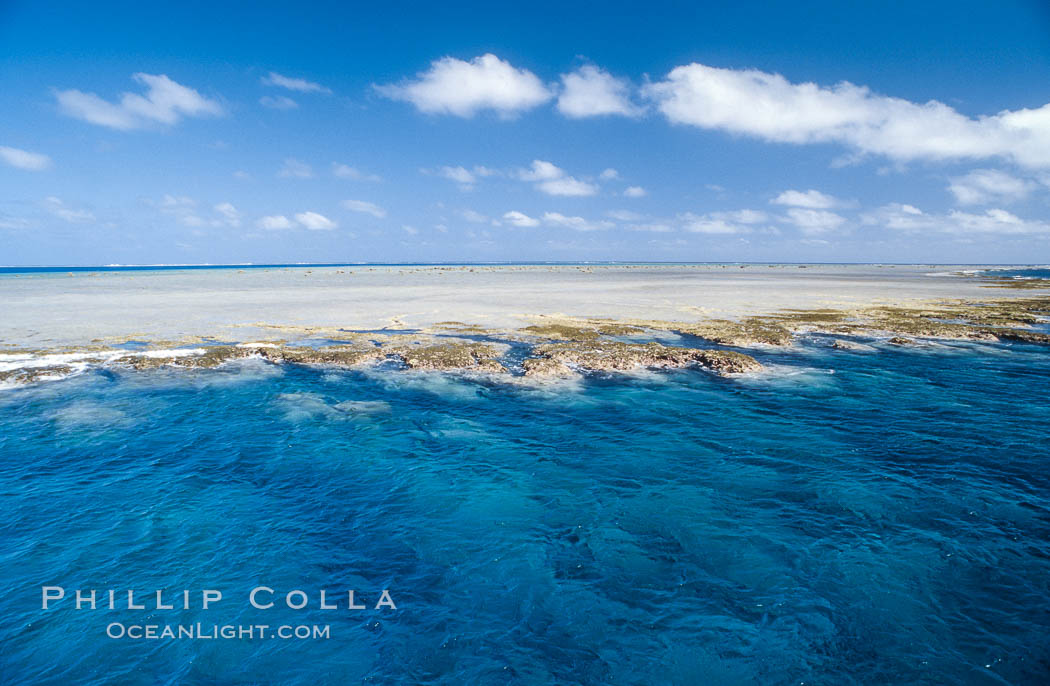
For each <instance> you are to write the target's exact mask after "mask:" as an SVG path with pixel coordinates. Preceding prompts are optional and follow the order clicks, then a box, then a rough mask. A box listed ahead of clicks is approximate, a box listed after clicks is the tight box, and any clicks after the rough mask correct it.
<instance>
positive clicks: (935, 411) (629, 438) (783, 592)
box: [0, 338, 1050, 685]
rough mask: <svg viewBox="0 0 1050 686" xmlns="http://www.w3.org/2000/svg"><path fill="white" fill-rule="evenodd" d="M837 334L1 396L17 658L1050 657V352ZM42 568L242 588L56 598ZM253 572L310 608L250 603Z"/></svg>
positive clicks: (714, 680) (3, 677)
mask: <svg viewBox="0 0 1050 686" xmlns="http://www.w3.org/2000/svg"><path fill="white" fill-rule="evenodd" d="M826 344H827V341H826V340H821V339H819V338H813V339H810V340H808V341H806V342H804V343H803V344H802V345H801V346H799V347H798V348H797V349H795V350H792V351H780V352H768V353H762V354H760V357H761V358H762V360H763V361H764V362H765V363H767V364H769V365H770V366H771V371H770V372H769V373H767V374H764V375H761V376H757V377H754V378H744V379H722V378H718V377H716V376H713V375H711V374H708V373H705V372H702V371H676V372H667V373H663V372H661V373H646V374H639V375H636V376H629V377H625V376H620V377H606V376H600V375H596V376H591V377H588V378H586V379H584V380H583V381H581V382H580V383H578V384H568V385H555V386H550V387H542V388H528V387H523V386H518V385H513V384H507V385H504V384H495V383H491V382H485V381H479V380H469V379H459V378H455V377H452V376H442V375H435V374H417V373H411V372H402V371H397V370H373V371H334V370H325V369H315V368H303V367H294V366H283V367H278V366H272V365H268V364H265V363H262V362H259V361H255V360H249V361H246V362H244V363H238V364H232V365H228V366H226V367H223V368H220V369H217V370H205V371H187V370H172V369H160V370H156V371H151V372H132V371H127V372H114V371H107V370H96V371H89V372H87V373H85V374H82V375H80V376H77V377H74V378H70V379H67V380H64V381H58V382H52V383H46V384H42V385H38V386H35V387H28V388H23V389H17V390H13V391H6V392H4V393H2V394H0V493H2V494H3V503H4V506H3V509H2V513H0V573H2V575H3V588H4V592H3V593H2V594H0V620H2V626H3V627H4V630H3V631H4V635H3V640H2V641H0V681H2V682H3V683H11V684H16V683H18V684H22V683H76V684H103V683H121V684H154V683H165V684H183V683H199V684H205V683H230V684H256V683H258V684H263V683H274V684H278V683H279V684H312V685H317V684H346V683H356V682H359V681H361V680H364V679H367V680H368V682H369V683H376V684H388V683H433V684H466V683H492V684H503V683H527V684H571V683H586V684H597V683H603V684H604V683H608V684H701V683H702V684H742V683H772V684H795V683H801V682H805V683H823V684H871V683H909V684H917V683H929V684H943V683H965V684H1006V683H1010V684H1036V683H1046V680H1047V678H1048V675H1050V642H1048V640H1047V637H1048V636H1050V476H1048V474H1050V471H1048V469H1047V467H1048V458H1050V449H1048V447H1047V441H1046V432H1047V428H1048V427H1050V397H1048V395H1047V392H1046V389H1047V388H1048V385H1047V382H1048V380H1050V351H1048V350H1047V349H1046V348H1039V347H1035V346H1027V345H1020V344H1018V345H979V346H978V345H969V344H956V345H943V346H932V347H924V348H918V349H911V348H908V349H902V348H896V347H893V346H879V350H878V352H852V351H840V350H831V349H830V348H828V347H827V345H826ZM43 585H59V586H63V587H65V588H66V589H69V592H70V593H72V589H77V588H83V589H91V588H95V589H110V588H113V589H120V590H121V592H122V593H125V592H126V591H125V590H124V589H128V588H133V589H142V590H143V591H152V590H153V589H170V590H172V591H176V592H177V591H180V590H181V589H194V590H197V589H201V588H214V589H220V590H221V591H222V592H223V594H224V599H223V600H222V601H221V602H220V603H219V604H218V605H217V606H214V607H213V608H211V609H209V610H206V611H205V610H201V609H200V608H199V596H196V595H195V596H194V608H193V609H190V610H161V611H157V610H154V609H147V610H139V611H136V610H126V609H117V610H103V609H100V610H95V611H91V610H87V609H84V610H80V611H77V610H75V609H73V606H72V604H71V603H70V602H68V599H67V600H66V601H63V602H60V603H58V604H57V606H55V607H53V608H52V609H50V610H48V611H42V610H41V608H40V587H41V586H43ZM258 585H267V586H270V587H273V588H275V589H277V590H280V591H288V590H291V589H296V588H298V589H306V590H308V591H309V592H310V605H309V606H308V608H307V609H304V610H301V611H297V612H296V611H292V610H290V609H288V608H287V607H275V608H273V609H270V610H265V611H263V610H255V609H253V608H252V607H251V606H250V605H249V604H248V603H247V593H248V591H249V590H250V589H251V588H252V587H254V586H258ZM322 588H326V589H330V590H331V591H333V592H334V591H345V590H346V589H356V590H357V591H358V596H363V597H364V598H366V599H368V601H369V602H370V604H374V602H375V600H376V599H377V595H378V591H379V590H381V589H390V592H391V594H392V598H393V599H394V601H395V602H396V604H397V609H396V610H389V609H381V610H373V609H369V610H364V611H349V610H347V609H345V599H342V600H341V605H342V606H344V607H342V609H340V610H337V611H331V610H320V609H318V607H317V594H316V589H322ZM122 606H123V605H121V607H122ZM150 607H151V608H152V605H150ZM112 622H122V623H127V624H133V623H140V624H142V623H157V624H179V623H191V622H203V623H205V624H207V625H211V624H216V623H218V624H226V623H239V624H249V623H265V624H268V625H272V626H276V625H280V624H289V625H300V624H303V625H314V624H316V625H328V626H329V627H330V638H328V639H327V640H324V639H308V640H280V639H269V640H263V639H254V640H188V639H184V640H153V641H150V640H140V641H132V640H128V639H110V638H107V637H106V635H105V631H106V626H107V625H108V624H110V623H112Z"/></svg>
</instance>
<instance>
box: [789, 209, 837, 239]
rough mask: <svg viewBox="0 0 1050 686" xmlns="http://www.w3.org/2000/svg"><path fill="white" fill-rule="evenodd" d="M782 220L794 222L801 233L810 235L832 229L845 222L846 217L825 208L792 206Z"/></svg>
mask: <svg viewBox="0 0 1050 686" xmlns="http://www.w3.org/2000/svg"><path fill="white" fill-rule="evenodd" d="M784 221H786V222H788V223H789V224H794V225H795V226H797V227H798V228H799V229H800V230H801V231H802V233H804V234H807V235H811V234H817V233H825V232H827V231H834V230H835V229H837V228H839V227H840V226H842V225H843V224H845V223H846V218H845V217H843V216H842V215H839V214H835V213H834V212H828V211H827V210H814V209H810V208H805V207H792V208H791V209H789V210H788V211H787V216H786V217H784Z"/></svg>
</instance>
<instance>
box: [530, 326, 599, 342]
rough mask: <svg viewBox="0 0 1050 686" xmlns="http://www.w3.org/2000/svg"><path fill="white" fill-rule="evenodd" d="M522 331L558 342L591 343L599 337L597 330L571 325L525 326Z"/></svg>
mask: <svg viewBox="0 0 1050 686" xmlns="http://www.w3.org/2000/svg"><path fill="white" fill-rule="evenodd" d="M522 331H524V332H526V333H529V334H531V335H533V336H539V337H542V338H551V339H554V340H559V341H593V340H595V339H597V338H598V337H599V335H600V334H599V333H598V331H597V329H593V328H590V327H583V326H573V325H571V324H533V325H532V326H526V327H525V328H524V329H522Z"/></svg>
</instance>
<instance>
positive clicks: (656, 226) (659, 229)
mask: <svg viewBox="0 0 1050 686" xmlns="http://www.w3.org/2000/svg"><path fill="white" fill-rule="evenodd" d="M627 228H628V229H630V230H631V231H649V232H651V233H670V232H671V231H674V229H673V228H672V227H671V226H670V225H669V224H660V223H652V224H630V225H629V226H628V227H627Z"/></svg>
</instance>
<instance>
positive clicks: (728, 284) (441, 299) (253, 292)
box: [0, 264, 1039, 348]
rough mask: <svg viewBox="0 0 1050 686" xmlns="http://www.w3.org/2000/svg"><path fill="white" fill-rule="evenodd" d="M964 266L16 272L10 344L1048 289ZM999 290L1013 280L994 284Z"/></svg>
mask: <svg viewBox="0 0 1050 686" xmlns="http://www.w3.org/2000/svg"><path fill="white" fill-rule="evenodd" d="M964 269H965V268H964V267H952V266H923V265H912V266H902V265H794V264H784V265H753V264H752V265H740V264H694V265H673V264H666V265H506V266H444V265H435V266H414V267H370V266H361V267H338V268H336V267H302V268H294V267H289V268H273V269H268V268H267V269H248V270H237V269H196V270H185V271H183V270H168V271H155V272H153V271H135V272H119V271H111V272H94V273H85V272H77V273H75V274H74V275H72V276H70V275H68V274H66V273H58V274H56V273H37V274H15V275H10V274H8V275H0V296H2V297H0V341H3V342H5V343H10V344H14V345H17V346H19V347H29V348H54V347H58V346H84V345H87V344H89V343H90V342H92V341H98V342H100V343H119V342H122V341H128V340H138V341H146V342H151V343H152V342H159V341H187V342H192V341H193V339H196V342H202V343H203V342H243V341H253V340H268V341H271V342H280V341H282V340H295V339H297V338H300V337H302V336H304V335H315V336H320V335H325V336H327V337H329V338H333V339H337V340H356V338H355V336H356V335H357V332H366V333H367V332H375V331H386V332H390V333H395V332H398V331H400V332H402V333H412V332H456V333H471V332H473V333H482V332H489V331H494V330H496V331H510V330H516V329H520V328H522V327H524V326H529V325H534V324H542V323H543V322H540V321H536V320H535V319H533V317H534V316H547V317H570V318H587V319H591V320H595V321H598V320H604V321H605V322H606V323H607V324H609V325H612V324H610V323H621V324H622V323H623V322H625V321H627V320H662V321H671V322H678V323H689V324H696V325H700V326H703V325H704V323H705V322H709V321H711V320H722V321H724V322H744V321H746V320H747V319H748V318H749V317H765V316H767V315H769V314H771V313H774V312H786V311H788V310H791V309H796V310H805V311H817V310H836V311H840V310H856V309H858V308H864V307H872V306H876V305H889V306H898V305H899V306H911V305H914V304H917V303H921V302H930V301H938V300H947V299H960V300H979V299H983V298H987V297H989V294H991V293H995V294H996V295H995V296H994V297H1004V298H1005V297H1024V296H1026V295H1031V294H1033V291H1031V290H1029V288H1031V287H1035V286H1037V285H1039V284H1037V283H1034V281H1036V280H1025V287H1024V288H1021V287H1013V286H1012V283H1013V282H1019V281H1021V280H1017V279H1004V278H999V279H996V278H992V277H984V276H981V275H975V274H970V275H962V271H963V270H964ZM969 271H972V269H970V270H969ZM1030 282H1032V283H1030ZM997 284H1006V285H1007V286H1010V287H1005V288H995V289H992V288H986V286H989V285H997ZM722 328H723V329H724V328H725V327H724V325H723V327H722ZM748 328H749V327H747V326H745V327H744V329H743V330H740V331H736V332H728V331H726V332H725V334H726V335H727V336H732V337H733V340H734V341H735V342H736V343H739V344H746V341H747V338H748V337H751V338H753V339H756V340H761V339H764V338H772V339H774V341H773V342H775V339H776V338H781V339H783V332H780V331H778V330H777V329H768V328H767V329H755V328H754V327H750V330H748ZM609 333H612V332H611V331H610V332H609ZM699 333H703V332H699ZM709 334H710V332H709ZM727 342H728V343H729V344H732V341H729V340H728V339H727Z"/></svg>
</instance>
